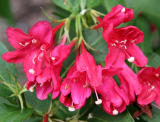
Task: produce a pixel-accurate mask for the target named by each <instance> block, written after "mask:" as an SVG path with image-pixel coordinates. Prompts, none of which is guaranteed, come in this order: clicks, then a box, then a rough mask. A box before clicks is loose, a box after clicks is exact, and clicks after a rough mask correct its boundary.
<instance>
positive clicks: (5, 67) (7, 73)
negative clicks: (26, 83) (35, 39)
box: [0, 42, 17, 84]
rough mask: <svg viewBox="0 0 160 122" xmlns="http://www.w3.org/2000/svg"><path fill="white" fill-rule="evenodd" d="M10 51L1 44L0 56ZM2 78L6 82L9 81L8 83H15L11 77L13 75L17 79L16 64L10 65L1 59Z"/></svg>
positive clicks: (0, 72) (0, 73)
mask: <svg viewBox="0 0 160 122" xmlns="http://www.w3.org/2000/svg"><path fill="white" fill-rule="evenodd" d="M7 51H8V49H7V48H6V46H5V45H4V44H3V43H2V42H0V55H2V54H3V53H5V52H7ZM0 68H1V70H0V76H1V78H0V79H1V80H3V79H5V81H7V82H8V83H12V84H13V83H14V81H13V78H12V76H11V75H13V76H14V77H17V70H16V68H15V65H14V64H10V63H7V62H5V61H4V60H3V59H2V58H0Z"/></svg>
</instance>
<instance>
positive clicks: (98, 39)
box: [84, 30, 108, 64]
mask: <svg viewBox="0 0 160 122" xmlns="http://www.w3.org/2000/svg"><path fill="white" fill-rule="evenodd" d="M84 39H85V40H86V41H87V42H88V44H89V45H90V46H91V47H93V48H94V49H96V50H97V51H98V52H97V51H92V52H91V53H92V54H93V56H94V58H95V60H96V62H97V63H102V64H103V63H104V59H105V56H106V54H107V51H108V48H107V43H106V41H105V40H104V39H103V37H102V33H101V32H98V31H95V30H85V31H84Z"/></svg>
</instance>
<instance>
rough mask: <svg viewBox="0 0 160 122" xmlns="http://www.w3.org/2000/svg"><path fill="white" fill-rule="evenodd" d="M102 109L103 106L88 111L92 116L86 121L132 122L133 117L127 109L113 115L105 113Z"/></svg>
mask: <svg viewBox="0 0 160 122" xmlns="http://www.w3.org/2000/svg"><path fill="white" fill-rule="evenodd" d="M102 109H103V108H99V107H95V108H94V109H93V111H92V112H91V113H90V114H91V115H92V118H90V119H88V121H87V122H134V119H133V118H132V116H131V115H130V114H129V112H128V111H125V112H123V113H122V114H119V115H116V116H113V115H109V114H107V113H106V112H104V111H103V110H102Z"/></svg>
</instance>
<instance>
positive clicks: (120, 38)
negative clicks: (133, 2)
mask: <svg viewBox="0 0 160 122" xmlns="http://www.w3.org/2000/svg"><path fill="white" fill-rule="evenodd" d="M132 18H133V10H131V9H127V8H125V7H123V6H121V5H117V6H115V7H113V8H112V10H111V11H110V12H109V13H108V14H107V15H106V16H105V17H104V19H103V21H102V22H101V25H102V27H103V37H104V39H105V40H106V42H107V45H108V48H109V53H108V55H109V56H111V57H113V59H111V58H110V59H111V62H116V61H119V60H117V59H120V58H121V57H122V58H124V55H125V58H126V59H128V61H129V62H133V63H135V64H136V65H137V66H140V67H144V66H145V65H146V64H147V58H146V56H145V55H144V54H143V52H142V51H141V50H140V48H139V47H138V46H137V45H136V44H138V43H140V42H143V40H144V34H143V32H142V31H140V30H139V29H138V28H137V27H134V26H127V27H122V28H118V29H117V28H116V27H117V26H119V25H120V24H121V23H123V22H128V21H130V20H131V19H132ZM109 56H108V57H109ZM120 60H121V59H120ZM123 60H124V59H123ZM119 64H120V63H119Z"/></svg>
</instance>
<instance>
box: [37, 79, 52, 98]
mask: <svg viewBox="0 0 160 122" xmlns="http://www.w3.org/2000/svg"><path fill="white" fill-rule="evenodd" d="M52 90H53V87H52V85H51V82H49V81H48V82H45V83H44V84H43V85H42V86H41V85H40V84H37V86H36V93H37V98H38V99H40V100H45V99H47V98H48V94H49V93H51V92H52Z"/></svg>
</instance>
